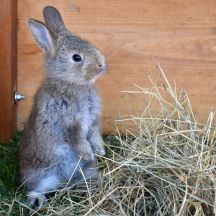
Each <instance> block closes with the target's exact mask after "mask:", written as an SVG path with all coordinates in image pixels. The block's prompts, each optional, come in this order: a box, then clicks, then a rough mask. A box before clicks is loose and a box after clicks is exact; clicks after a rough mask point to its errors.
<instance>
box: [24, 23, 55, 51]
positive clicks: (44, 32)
mask: <svg viewBox="0 0 216 216" xmlns="http://www.w3.org/2000/svg"><path fill="white" fill-rule="evenodd" d="M28 27H29V30H30V31H31V33H32V36H33V38H34V39H35V41H36V43H37V45H38V46H39V48H40V49H42V51H43V52H45V53H50V54H52V53H53V52H54V41H53V38H52V36H51V34H50V31H49V30H48V28H47V27H46V26H45V24H43V23H41V22H39V21H36V20H33V19H29V20H28Z"/></svg>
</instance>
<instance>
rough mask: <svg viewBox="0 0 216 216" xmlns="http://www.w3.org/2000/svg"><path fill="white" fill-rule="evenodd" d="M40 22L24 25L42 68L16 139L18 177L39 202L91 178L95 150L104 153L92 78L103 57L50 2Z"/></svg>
mask: <svg viewBox="0 0 216 216" xmlns="http://www.w3.org/2000/svg"><path fill="white" fill-rule="evenodd" d="M43 16H44V20H45V23H43V22H40V21H37V20H34V19H29V20H28V28H29V30H30V32H31V33H32V36H33V38H34V40H35V42H36V44H37V45H38V47H39V48H40V49H41V50H42V51H43V53H44V59H45V68H46V74H45V78H44V80H43V82H42V84H41V86H40V87H39V89H38V91H37V93H36V95H35V98H34V103H33V108H32V111H31V114H30V116H29V119H28V121H27V123H26V125H25V128H24V131H23V136H22V138H21V141H20V150H19V152H20V153H19V162H20V177H21V182H22V184H24V186H25V189H26V192H27V196H28V198H27V202H28V203H29V204H31V205H33V206H35V207H41V206H43V205H44V204H45V203H46V202H47V197H46V195H47V194H48V193H49V192H51V191H56V190H57V189H60V188H64V187H66V186H68V185H74V184H77V183H78V182H80V181H82V180H83V179H90V178H95V179H97V176H98V171H97V168H96V154H97V155H104V154H105V148H104V142H103V139H102V136H101V129H100V115H101V112H100V97H99V94H98V91H97V89H96V87H95V84H94V83H95V80H96V79H97V78H98V77H99V76H100V75H102V74H103V73H105V72H106V60H105V57H104V56H103V55H102V54H101V52H100V51H99V50H98V49H97V48H96V47H95V46H94V45H93V44H91V43H90V42H88V41H86V40H83V39H81V38H80V37H78V36H76V35H75V34H73V33H71V32H70V31H69V30H68V29H67V28H66V27H65V24H64V22H63V20H62V17H61V15H60V13H59V12H58V10H57V9H56V8H54V7H53V6H46V7H45V8H44V9H43Z"/></svg>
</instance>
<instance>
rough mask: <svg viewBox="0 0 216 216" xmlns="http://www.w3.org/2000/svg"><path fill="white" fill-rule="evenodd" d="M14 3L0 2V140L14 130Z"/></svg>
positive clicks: (9, 0) (3, 139)
mask: <svg viewBox="0 0 216 216" xmlns="http://www.w3.org/2000/svg"><path fill="white" fill-rule="evenodd" d="M16 18H17V17H16V1H13V0H0V140H1V141H9V139H10V138H11V137H12V135H13V134H14V132H15V130H16V105H15V103H14V92H15V89H16V30H17V25H16V21H17V19H16Z"/></svg>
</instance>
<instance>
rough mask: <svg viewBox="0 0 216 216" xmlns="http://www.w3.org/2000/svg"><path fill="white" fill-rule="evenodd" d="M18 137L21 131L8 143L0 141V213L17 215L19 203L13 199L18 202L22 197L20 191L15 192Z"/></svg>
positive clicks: (17, 184) (17, 183) (17, 179)
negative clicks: (15, 201)
mask: <svg viewBox="0 0 216 216" xmlns="http://www.w3.org/2000/svg"><path fill="white" fill-rule="evenodd" d="M20 137H21V133H17V134H16V136H15V137H14V139H12V140H11V141H10V142H9V143H2V142H1V143H0V215H19V212H18V206H19V204H18V203H14V199H15V198H16V200H17V201H20V202H22V201H23V199H24V194H23V192H22V191H20V192H19V193H17V189H18V186H19V176H18V165H19V160H18V145H19V140H20ZM11 207H13V208H11Z"/></svg>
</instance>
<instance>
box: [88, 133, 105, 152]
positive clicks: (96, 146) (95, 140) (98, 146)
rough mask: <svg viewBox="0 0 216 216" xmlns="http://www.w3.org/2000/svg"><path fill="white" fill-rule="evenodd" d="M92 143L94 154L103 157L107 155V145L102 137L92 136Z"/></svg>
mask: <svg viewBox="0 0 216 216" xmlns="http://www.w3.org/2000/svg"><path fill="white" fill-rule="evenodd" d="M90 143H91V146H92V149H93V152H94V153H95V154H98V155H101V156H104V155H105V154H106V152H105V148H104V145H105V143H104V141H103V139H102V137H101V136H100V135H98V136H92V137H91V138H90Z"/></svg>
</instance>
